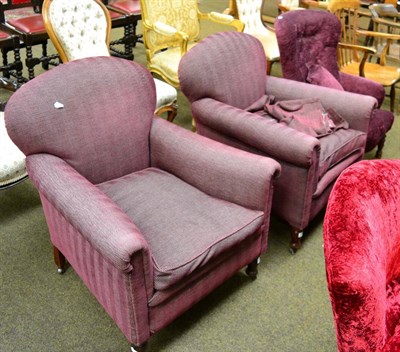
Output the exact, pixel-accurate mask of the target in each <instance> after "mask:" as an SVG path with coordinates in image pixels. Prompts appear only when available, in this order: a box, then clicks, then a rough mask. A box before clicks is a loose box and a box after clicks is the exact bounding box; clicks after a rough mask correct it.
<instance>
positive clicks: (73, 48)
mask: <svg viewBox="0 0 400 352" xmlns="http://www.w3.org/2000/svg"><path fill="white" fill-rule="evenodd" d="M43 19H44V23H45V27H46V30H47V33H48V34H49V37H50V39H51V40H52V42H53V44H54V46H55V47H56V49H57V51H58V53H59V54H60V57H61V60H62V61H63V62H67V61H72V60H77V59H82V58H85V57H90V56H107V55H109V51H108V47H109V43H110V31H111V19H110V15H109V12H108V10H107V8H106V7H105V6H104V5H103V3H102V2H101V1H99V0H45V1H44V3H43Z"/></svg>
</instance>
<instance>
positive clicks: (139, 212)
mask: <svg viewBox="0 0 400 352" xmlns="http://www.w3.org/2000/svg"><path fill="white" fill-rule="evenodd" d="M99 188H100V189H101V190H102V191H103V192H105V193H106V194H107V195H108V196H109V197H110V198H111V199H113V201H114V202H115V203H117V204H118V205H119V206H120V207H121V208H122V209H123V210H124V212H125V213H126V214H128V216H129V217H130V218H131V220H132V221H133V222H134V223H135V224H136V226H137V227H138V228H139V229H140V231H141V232H142V234H143V236H144V237H145V239H146V241H147V242H148V243H149V246H150V250H151V253H152V257H153V262H154V288H155V289H156V290H163V289H167V288H168V287H170V286H172V285H173V284H175V283H177V282H179V281H180V280H182V278H184V277H187V276H189V275H190V274H191V273H193V272H195V271H196V270H197V269H200V268H202V267H204V266H205V265H207V264H208V263H209V262H212V261H213V259H214V258H215V257H216V256H218V255H219V254H221V253H223V252H224V251H227V250H229V249H231V248H233V247H234V246H237V245H240V243H242V241H244V240H245V239H247V238H248V237H249V236H251V235H253V234H254V232H255V231H256V230H257V228H258V227H259V226H261V224H262V223H263V221H264V216H263V212H261V211H255V210H250V209H247V208H244V207H241V206H239V205H236V204H233V203H228V202H226V201H223V200H220V199H217V198H213V197H211V196H209V195H207V194H205V193H203V192H201V191H199V190H198V189H196V188H194V187H193V186H191V185H189V184H187V183H185V182H183V181H182V180H180V179H179V178H177V177H175V176H173V175H172V174H169V173H167V172H165V171H162V170H160V169H157V168H147V169H145V170H142V171H139V172H135V173H132V174H129V175H127V176H124V177H121V178H118V179H115V180H112V181H108V182H105V183H102V184H100V185H99ZM194 237H195V238H196V241H193V238H194Z"/></svg>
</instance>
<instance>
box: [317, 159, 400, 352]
mask: <svg viewBox="0 0 400 352" xmlns="http://www.w3.org/2000/svg"><path fill="white" fill-rule="evenodd" d="M324 250H325V260H326V272H327V280H328V289H329V294H330V298H331V303H332V308H333V315H334V320H335V325H336V335H337V341H338V350H339V351H343V352H344V351H365V352H382V351H398V350H399V346H400V324H399V320H400V295H399V294H400V280H399V277H400V261H399V258H400V160H379V161H378V160H374V161H362V162H359V163H357V164H355V165H353V166H351V167H349V168H348V169H347V170H345V171H344V172H343V173H342V174H341V176H340V177H339V178H338V180H337V182H336V184H335V186H334V188H333V190H332V193H331V195H330V198H329V202H328V207H327V211H326V215H325V222H324Z"/></svg>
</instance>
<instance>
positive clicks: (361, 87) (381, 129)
mask: <svg viewBox="0 0 400 352" xmlns="http://www.w3.org/2000/svg"><path fill="white" fill-rule="evenodd" d="M275 31H276V37H277V39H278V44H279V50H280V52H281V65H282V72H283V77H285V78H288V79H292V80H296V81H299V82H309V83H312V84H318V82H315V81H313V80H310V79H308V77H309V76H310V69H311V68H314V67H315V65H319V66H321V67H323V68H325V69H326V70H327V71H328V72H329V73H330V74H331V75H333V77H335V78H336V80H337V81H338V82H339V83H340V85H341V87H343V89H344V90H346V91H348V92H353V93H358V94H364V95H370V96H372V97H374V98H376V99H377V101H378V105H379V106H380V105H381V104H382V101H383V99H384V97H385V90H384V88H383V86H382V85H381V84H378V83H376V82H373V81H370V80H368V79H365V78H363V77H358V76H351V75H348V74H345V73H341V72H339V68H338V64H337V47H338V43H339V40H340V32H341V24H340V21H339V20H338V19H337V18H336V16H334V15H332V14H331V13H328V12H324V11H318V10H305V11H289V12H287V13H284V14H282V15H279V16H278V17H277V20H276V22H275ZM319 85H323V84H319ZM326 86H330V87H331V88H337V87H335V86H334V85H326ZM341 87H340V88H339V89H342V88H341ZM393 120H394V115H393V113H390V112H387V111H382V110H379V109H378V110H376V111H375V112H374V114H373V116H372V117H371V123H370V128H369V129H368V136H367V144H366V151H370V150H372V149H373V148H375V147H376V146H378V151H377V157H380V155H381V153H382V148H383V143H384V140H385V135H386V133H387V132H388V131H389V130H390V128H391V127H392V124H393Z"/></svg>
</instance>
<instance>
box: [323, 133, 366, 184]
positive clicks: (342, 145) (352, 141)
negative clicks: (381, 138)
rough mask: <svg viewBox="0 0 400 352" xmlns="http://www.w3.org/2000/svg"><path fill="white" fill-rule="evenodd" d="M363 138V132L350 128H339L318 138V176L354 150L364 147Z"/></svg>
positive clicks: (364, 136) (364, 137)
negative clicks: (319, 151) (319, 152)
mask: <svg viewBox="0 0 400 352" xmlns="http://www.w3.org/2000/svg"><path fill="white" fill-rule="evenodd" d="M365 139H366V135H365V133H364V132H360V131H357V130H352V129H348V130H345V129H340V130H337V131H336V132H335V133H333V134H330V135H327V136H325V137H323V138H320V142H321V154H320V161H319V168H318V174H319V178H321V177H322V176H323V175H324V174H325V173H326V172H327V171H328V170H329V169H330V168H332V167H333V166H335V165H337V164H338V163H340V162H341V161H343V160H345V159H346V158H347V157H348V156H350V155H351V154H353V153H354V152H356V151H359V150H361V149H364V145H365Z"/></svg>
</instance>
